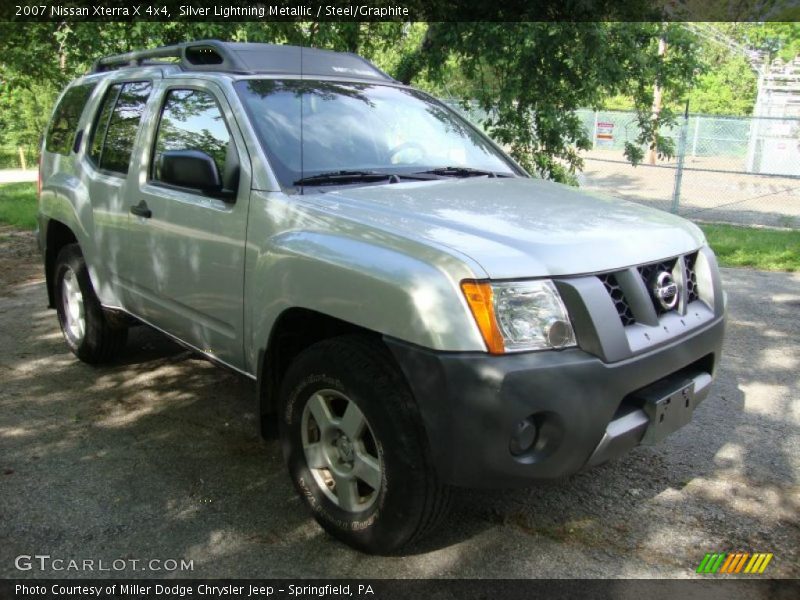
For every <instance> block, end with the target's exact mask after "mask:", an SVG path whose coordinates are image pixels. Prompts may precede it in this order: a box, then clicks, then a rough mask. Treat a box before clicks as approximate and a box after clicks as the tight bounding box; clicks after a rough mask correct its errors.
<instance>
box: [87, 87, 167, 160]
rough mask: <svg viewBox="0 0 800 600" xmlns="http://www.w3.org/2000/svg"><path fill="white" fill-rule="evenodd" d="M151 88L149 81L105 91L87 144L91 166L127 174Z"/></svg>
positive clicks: (110, 88)
mask: <svg viewBox="0 0 800 600" xmlns="http://www.w3.org/2000/svg"><path fill="white" fill-rule="evenodd" d="M151 87H152V86H151V84H150V82H149V81H134V82H129V83H115V84H114V85H112V86H111V87H109V88H108V90H107V91H106V95H105V98H103V104H102V106H101V108H100V113H99V114H98V116H97V122H96V123H95V127H94V131H93V132H92V140H91V142H90V144H89V159H90V160H91V161H92V162H93V163H94V164H95V166H97V167H98V168H100V169H103V170H104V171H111V172H113V173H120V174H122V175H125V174H127V172H128V167H129V165H130V162H131V154H132V153H133V144H134V142H135V141H136V133H137V132H138V131H139V122H140V121H141V119H142V113H144V108H145V106H146V105H147V99H148V97H149V96H150V89H151Z"/></svg>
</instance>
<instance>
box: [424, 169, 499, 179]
mask: <svg viewBox="0 0 800 600" xmlns="http://www.w3.org/2000/svg"><path fill="white" fill-rule="evenodd" d="M421 172H422V173H425V174H429V175H443V176H445V177H481V176H484V177H511V175H510V174H506V173H497V172H495V171H486V170H485V169H473V168H472V167H438V168H436V169H430V170H429V171H421Z"/></svg>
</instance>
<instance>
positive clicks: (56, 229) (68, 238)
mask: <svg viewBox="0 0 800 600" xmlns="http://www.w3.org/2000/svg"><path fill="white" fill-rule="evenodd" d="M44 239H45V245H44V274H45V284H46V287H47V306H48V307H49V308H55V265H56V259H57V258H58V253H59V252H61V249H62V248H64V246H67V245H69V244H77V243H78V238H77V236H76V235H75V233H74V232H73V231H72V229H70V228H69V227H68V226H67V225H65V224H64V223H62V222H61V221H57V220H56V219H48V220H47V222H46V231H45V237H44Z"/></svg>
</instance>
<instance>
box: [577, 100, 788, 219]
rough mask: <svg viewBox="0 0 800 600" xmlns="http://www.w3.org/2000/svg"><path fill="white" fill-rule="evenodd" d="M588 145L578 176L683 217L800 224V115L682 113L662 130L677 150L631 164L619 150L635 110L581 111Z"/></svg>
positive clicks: (631, 130) (633, 129)
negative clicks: (686, 115)
mask: <svg viewBox="0 0 800 600" xmlns="http://www.w3.org/2000/svg"><path fill="white" fill-rule="evenodd" d="M579 116H580V117H581V119H582V121H583V124H584V127H585V129H586V132H587V135H588V136H589V137H590V139H591V140H592V149H591V150H589V151H588V152H586V153H585V154H584V160H585V165H584V170H583V172H582V173H580V175H579V182H580V185H581V186H582V187H585V188H587V189H593V190H599V191H603V192H606V193H610V194H614V195H616V196H620V197H622V198H626V199H628V200H633V201H635V202H640V203H643V204H648V205H651V206H655V207H657V208H661V209H663V210H669V211H671V212H675V213H678V214H680V215H683V216H685V217H688V218H691V219H694V220H701V221H715V222H722V223H733V224H738V225H765V226H773V227H788V228H795V229H800V119H796V118H770V117H720V116H710V115H692V114H690V115H689V116H688V118H686V117H681V118H680V119H679V121H678V123H677V125H676V126H675V127H673V128H669V129H667V128H665V129H664V130H662V132H661V133H662V134H663V135H666V136H669V137H671V138H672V139H673V142H674V147H675V150H676V155H675V156H674V157H672V158H670V159H668V160H658V159H656V160H655V162H654V164H651V163H650V161H649V160H648V157H647V153H646V155H645V156H646V158H645V160H644V161H643V163H642V164H640V165H638V166H636V167H633V166H632V165H630V163H628V161H627V160H626V159H625V156H624V155H623V151H624V145H625V142H626V141H630V142H633V141H634V140H635V138H636V135H637V131H638V130H637V126H636V117H635V114H634V113H630V112H617V111H598V112H595V111H590V110H585V111H579Z"/></svg>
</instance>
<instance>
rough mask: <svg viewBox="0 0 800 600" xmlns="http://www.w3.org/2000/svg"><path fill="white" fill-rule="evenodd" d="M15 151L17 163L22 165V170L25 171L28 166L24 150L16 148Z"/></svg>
mask: <svg viewBox="0 0 800 600" xmlns="http://www.w3.org/2000/svg"><path fill="white" fill-rule="evenodd" d="M17 150H19V162H20V164H21V165H22V170H23V171H27V170H28V165H27V163H26V162H25V148H23V147H22V146H18V147H17Z"/></svg>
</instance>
